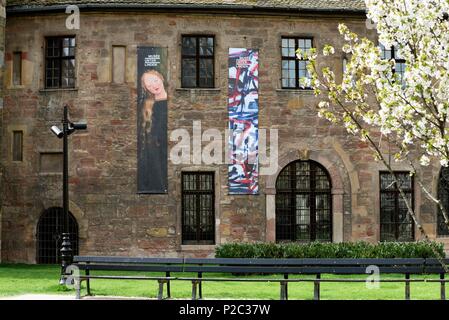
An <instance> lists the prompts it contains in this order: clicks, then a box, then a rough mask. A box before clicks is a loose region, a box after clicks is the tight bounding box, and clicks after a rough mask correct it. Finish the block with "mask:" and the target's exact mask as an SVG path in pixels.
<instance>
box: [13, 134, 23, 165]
mask: <svg viewBox="0 0 449 320" xmlns="http://www.w3.org/2000/svg"><path fill="white" fill-rule="evenodd" d="M12 160H13V161H22V160H23V131H13V133H12Z"/></svg>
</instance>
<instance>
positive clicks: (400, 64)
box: [380, 44, 406, 88]
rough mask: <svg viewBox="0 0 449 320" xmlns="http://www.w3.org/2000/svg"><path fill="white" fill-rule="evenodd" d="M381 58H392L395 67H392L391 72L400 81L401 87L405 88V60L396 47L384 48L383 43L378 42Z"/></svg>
mask: <svg viewBox="0 0 449 320" xmlns="http://www.w3.org/2000/svg"><path fill="white" fill-rule="evenodd" d="M380 49H381V57H382V59H386V60H391V59H394V61H395V67H394V68H393V74H394V75H395V77H397V80H398V81H400V83H401V85H402V88H405V85H406V82H405V78H404V74H405V60H404V59H402V57H401V56H400V55H399V54H398V50H397V48H396V47H391V48H385V46H384V45H383V44H380Z"/></svg>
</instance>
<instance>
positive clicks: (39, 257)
mask: <svg viewBox="0 0 449 320" xmlns="http://www.w3.org/2000/svg"><path fill="white" fill-rule="evenodd" d="M64 221H65V220H64V211H63V209H62V208H58V207H53V208H49V209H47V210H45V211H44V212H43V213H42V215H41V217H40V218H39V222H38V224H37V233H36V238H37V239H36V240H37V254H36V261H37V263H41V264H56V263H61V257H60V250H61V243H62V233H63V232H64ZM69 234H70V242H71V244H72V250H73V251H72V252H73V255H77V254H78V242H79V239H78V223H77V222H76V219H75V217H74V216H73V215H72V214H71V213H69Z"/></svg>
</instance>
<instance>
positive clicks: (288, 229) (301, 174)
mask: <svg viewBox="0 0 449 320" xmlns="http://www.w3.org/2000/svg"><path fill="white" fill-rule="evenodd" d="M276 241H278V242H281V241H302V242H309V241H332V200H331V182H330V179H329V175H328V173H327V171H326V170H325V169H324V168H323V167H322V166H321V165H320V164H318V163H317V162H314V161H295V162H292V163H290V164H289V165H288V166H286V167H285V168H284V169H283V170H282V171H281V173H280V174H279V176H278V179H277V181H276Z"/></svg>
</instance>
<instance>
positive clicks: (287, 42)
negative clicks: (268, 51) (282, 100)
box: [281, 38, 313, 89]
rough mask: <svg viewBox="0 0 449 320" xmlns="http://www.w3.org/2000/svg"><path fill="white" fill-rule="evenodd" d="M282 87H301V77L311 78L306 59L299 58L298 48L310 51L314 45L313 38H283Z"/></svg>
mask: <svg viewBox="0 0 449 320" xmlns="http://www.w3.org/2000/svg"><path fill="white" fill-rule="evenodd" d="M281 41H282V50H281V51H282V74H281V81H282V88H294V89H295V88H296V89H298V88H300V83H299V81H300V79H302V78H310V75H309V72H308V71H307V66H308V64H309V62H308V61H306V60H298V59H297V57H296V50H298V49H301V51H303V52H308V51H309V50H310V49H311V48H312V47H313V44H312V39H311V38H282V40H281ZM307 89H309V88H307Z"/></svg>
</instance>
